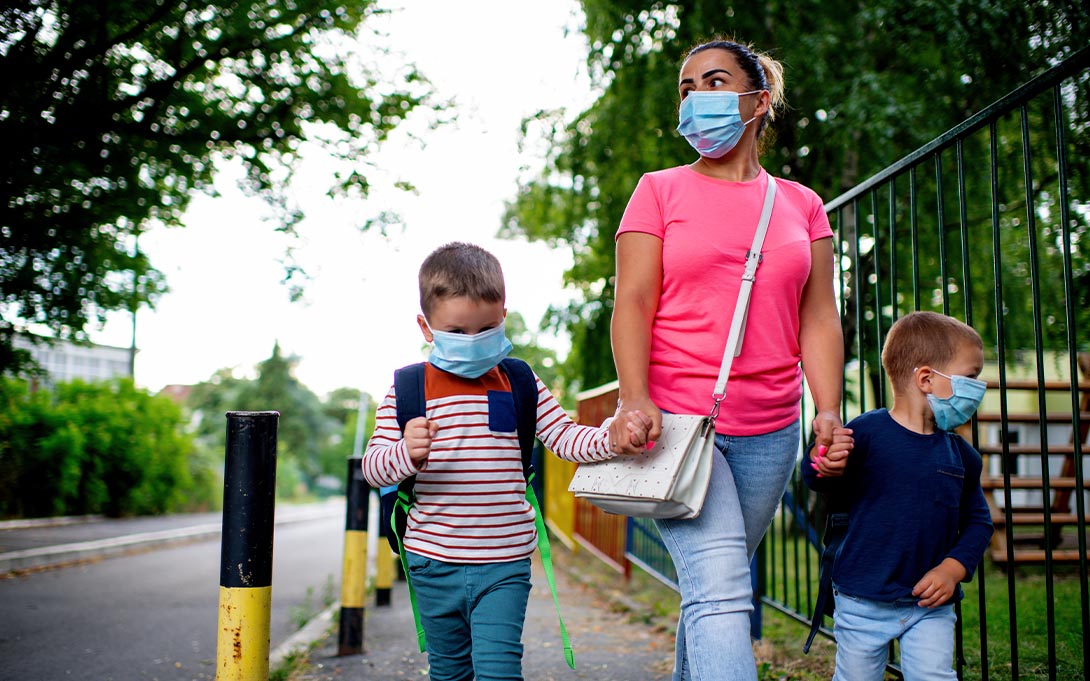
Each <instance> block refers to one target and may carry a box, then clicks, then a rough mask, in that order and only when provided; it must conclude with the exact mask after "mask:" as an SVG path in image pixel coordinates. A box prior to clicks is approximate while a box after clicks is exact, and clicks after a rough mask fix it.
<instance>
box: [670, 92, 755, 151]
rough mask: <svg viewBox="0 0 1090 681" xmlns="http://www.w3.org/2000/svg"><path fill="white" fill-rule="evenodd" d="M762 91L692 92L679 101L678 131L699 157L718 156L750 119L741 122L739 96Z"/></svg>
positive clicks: (736, 141)
mask: <svg viewBox="0 0 1090 681" xmlns="http://www.w3.org/2000/svg"><path fill="white" fill-rule="evenodd" d="M758 92H761V91H760V90H752V91H750V92H741V93H739V92H733V91H715V92H706V91H699V92H698V91H693V92H690V93H689V94H688V95H686V96H685V99H683V100H681V109H680V111H679V112H678V117H679V119H680V121H681V122H680V123H678V126H677V131H678V132H679V133H681V135H682V137H684V138H685V139H686V140H688V142H689V144H690V145H692V147H693V149H696V151H697V153H698V154H700V155H701V156H707V157H708V158H721V157H723V156H725V155H726V154H727V153H729V152H730V150H731V149H733V148H734V146H735V145H736V144H738V140H740V139H742V133H744V132H745V131H746V126H747V125H749V124H750V123H752V122H753V120H754V118H756V116H754V117H753V118H751V119H749V120H748V121H745V122H743V121H742V114H741V113H739V111H738V97H739V96H740V95H753V94H757V93H758Z"/></svg>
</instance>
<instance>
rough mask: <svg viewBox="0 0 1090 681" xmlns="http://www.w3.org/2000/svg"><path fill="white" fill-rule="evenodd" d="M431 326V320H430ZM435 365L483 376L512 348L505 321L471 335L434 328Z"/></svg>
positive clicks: (461, 373)
mask: <svg viewBox="0 0 1090 681" xmlns="http://www.w3.org/2000/svg"><path fill="white" fill-rule="evenodd" d="M429 326H430V324H429ZM431 335H432V344H433V345H432V349H431V355H430V356H429V357H428V361H429V362H431V365H432V366H434V367H436V368H439V369H442V370H443V371H449V372H450V373H452V374H456V375H458V376H461V377H462V378H479V377H480V376H483V375H484V374H485V372H487V371H488V370H489V369H491V368H492V367H494V366H496V365H497V364H499V363H500V360H501V359H503V358H504V357H506V356H507V355H508V354H510V352H511V347H512V346H511V341H509V340H507V336H506V335H505V333H504V327H503V322H500V325H499V326H497V327H494V328H491V329H488V330H487V331H482V332H480V333H475V334H473V335H468V334H464V333H451V332H449V331H436V330H435V329H432V330H431Z"/></svg>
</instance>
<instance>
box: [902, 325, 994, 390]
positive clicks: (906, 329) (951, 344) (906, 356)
mask: <svg viewBox="0 0 1090 681" xmlns="http://www.w3.org/2000/svg"><path fill="white" fill-rule="evenodd" d="M966 344H971V345H974V346H976V347H977V348H983V347H984V343H983V342H982V341H981V340H980V334H978V333H977V332H976V330H974V329H973V327H971V326H969V325H968V324H965V323H963V322H960V321H958V320H956V319H954V318H953V317H947V316H946V315H943V314H938V313H937V312H912V313H909V314H907V315H905V316H904V317H901V318H900V319H898V320H897V321H896V322H894V324H893V326H892V327H890V329H889V333H888V334H886V344H885V347H884V348H882V367H883V368H884V369H885V370H886V374H887V375H888V376H889V380H890V382H891V383H892V384H893V389H894V391H899V390H903V389H904V388H905V386H906V385H908V383H909V381H911V380H912V373H913V371H915V370H916V369H917V368H918V367H921V366H924V365H925V364H926V365H928V366H933V367H935V368H937V369H939V370H942V369H945V368H946V365H947V364H948V363H950V362H951V361H953V360H954V358H955V357H956V356H957V353H958V351H959V350H961V348H962V347H963V346H964V345H966Z"/></svg>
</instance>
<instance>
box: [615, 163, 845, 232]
mask: <svg viewBox="0 0 1090 681" xmlns="http://www.w3.org/2000/svg"><path fill="white" fill-rule="evenodd" d="M826 224H828V221H826ZM625 232H643V233H645V234H650V235H652V236H657V237H658V238H660V239H662V238H663V237H664V236H665V234H666V223H665V221H664V220H663V217H662V205H661V202H660V201H659V197H658V192H657V191H656V190H655V186H654V184H653V182H652V180H651V177H650V176H649V175H644V176H643V177H641V178H640V181H639V182H638V183H637V184H636V190H635V191H633V192H632V196H631V197H630V198H629V199H628V206H627V207H626V208H625V209H624V215H623V216H622V217H621V226H620V227H619V228H618V229H617V236H620V235H621V234H624V233H625Z"/></svg>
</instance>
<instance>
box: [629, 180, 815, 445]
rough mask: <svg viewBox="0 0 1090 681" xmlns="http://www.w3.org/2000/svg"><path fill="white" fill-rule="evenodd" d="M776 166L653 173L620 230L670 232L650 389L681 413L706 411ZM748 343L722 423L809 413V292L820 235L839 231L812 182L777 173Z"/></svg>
mask: <svg viewBox="0 0 1090 681" xmlns="http://www.w3.org/2000/svg"><path fill="white" fill-rule="evenodd" d="M767 186H768V174H767V173H766V172H765V171H764V170H763V169H762V170H761V172H760V174H759V175H758V176H757V177H756V178H755V179H753V180H751V181H749V182H727V181H724V180H717V179H714V178H711V177H707V176H706V175H701V174H700V173H698V172H696V171H695V170H693V169H692V168H690V167H689V166H679V167H676V168H668V169H666V170H660V171H657V172H653V173H648V174H646V175H644V176H643V177H642V178H641V179H640V182H639V184H638V185H637V186H636V190H635V192H633V194H632V198H631V199H629V202H628V207H627V208H626V209H625V212H624V217H623V218H622V219H621V226H620V228H619V229H618V230H617V234H618V235H620V234H624V233H625V232H644V233H647V234H651V235H653V236H656V237H658V238H660V239H662V295H661V297H660V298H659V306H658V311H657V312H656V313H655V318H654V321H653V323H652V327H651V357H650V366H649V368H648V381H649V384H650V396H651V399H652V400H653V401H654V402H655V404H656V405H657V406H658V407H659V408H660V409H664V410H666V411H669V412H674V413H689V414H702V413H707V412H708V410H709V409H710V408H711V405H712V391H713V389H714V387H715V379H716V378H717V377H718V375H719V366H720V362H721V361H722V359H723V348H724V347H725V346H726V344H727V335H728V333H729V332H730V322H731V317H732V315H733V314H734V306H735V303H736V302H737V300H738V290H739V288H740V285H741V278H742V270H743V268H744V266H745V255H746V251H748V250H749V247H750V245H752V243H753V233H754V232H755V231H756V229H757V221H758V220H759V218H760V215H761V206H762V205H763V203H764V196H765V189H766V188H767ZM776 189H777V191H776V202H775V204H774V206H773V209H772V218H771V221H770V222H769V226H768V234H767V235H766V236H765V242H764V246H763V248H762V249H761V253H762V256H763V257H762V261H761V265H760V266H759V267H758V268H757V278H756V280H755V282H754V285H753V293H752V295H751V298H750V305H749V317H748V320H747V322H746V328H745V336H744V337H743V340H742V353H741V355H739V356H738V357H735V358H734V363H733V364H732V366H731V372H730V380H729V381H728V383H727V394H726V398H725V399H724V400H723V403H722V405H721V407H720V410H719V418H718V420H717V421H716V431H718V432H720V433H728V434H731V435H760V434H763V433H770V432H772V431H775V430H779V429H780V428H783V427H785V426H787V425H788V424H789V423H791V422H792V421H794V420H797V419H798V418H799V403H800V399H801V397H802V369H801V367H800V364H799V361H800V359H801V351H800V349H799V303H800V301H801V300H802V290H803V287H804V286H805V285H806V280H807V278H808V277H809V275H810V243H811V242H812V241H816V240H818V239H824V238H827V237H831V236H832V235H833V232H832V229H831V228H830V227H829V219H828V217H827V216H826V215H825V210H824V208H823V206H822V202H821V199H820V198H818V196H817V194H815V193H814V192H813V191H812V190H810V189H808V188H806V187H804V186H802V185H801V184H798V183H797V182H790V181H787V180H781V179H778V178H777V180H776Z"/></svg>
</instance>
